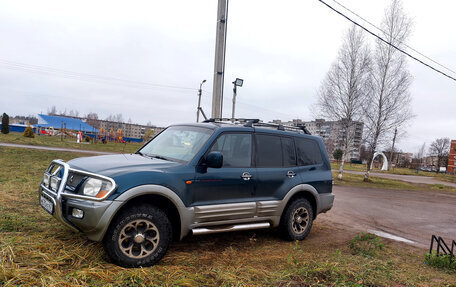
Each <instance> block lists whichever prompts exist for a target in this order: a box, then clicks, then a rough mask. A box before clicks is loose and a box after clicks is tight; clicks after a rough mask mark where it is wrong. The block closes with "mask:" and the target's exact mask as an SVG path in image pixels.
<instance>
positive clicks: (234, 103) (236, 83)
mask: <svg viewBox="0 0 456 287" xmlns="http://www.w3.org/2000/svg"><path fill="white" fill-rule="evenodd" d="M242 84H244V80H243V79H239V78H236V80H234V82H233V85H234V87H233V111H232V112H231V121H232V122H233V123H234V110H235V108H236V94H237V87H242Z"/></svg>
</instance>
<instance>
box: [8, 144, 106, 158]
mask: <svg viewBox="0 0 456 287" xmlns="http://www.w3.org/2000/svg"><path fill="white" fill-rule="evenodd" d="M0 146H6V147H19V148H31V149H40V150H53V151H68V152H78V153H88V154H100V155H103V154H114V153H112V152H104V151H96V150H82V149H74V148H61V147H49V146H36V145H25V144H11V143H0Z"/></svg>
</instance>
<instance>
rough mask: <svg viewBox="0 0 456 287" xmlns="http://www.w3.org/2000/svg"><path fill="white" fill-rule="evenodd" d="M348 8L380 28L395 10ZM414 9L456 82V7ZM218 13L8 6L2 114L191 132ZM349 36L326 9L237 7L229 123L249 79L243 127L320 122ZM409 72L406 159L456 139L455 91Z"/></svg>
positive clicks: (307, 2)
mask: <svg viewBox="0 0 456 287" xmlns="http://www.w3.org/2000/svg"><path fill="white" fill-rule="evenodd" d="M327 2H328V3H329V4H331V5H333V6H334V7H337V8H339V9H341V11H344V10H343V9H342V8H340V6H338V5H337V4H336V3H334V2H333V1H332V0H327ZM338 2H340V3H342V4H344V5H345V6H347V7H348V8H351V9H352V10H354V11H355V12H357V13H358V14H359V15H361V16H362V17H364V18H366V19H368V20H369V21H371V22H373V23H375V24H378V25H379V24H380V22H381V19H382V16H383V11H384V8H385V7H386V6H387V4H388V3H389V1H385V0H378V1H363V0H338ZM403 6H404V10H405V11H406V13H407V14H408V16H409V17H411V18H412V19H413V23H414V25H413V32H412V36H411V37H410V39H409V41H408V45H409V46H411V47H413V48H415V49H416V50H418V51H420V52H421V53H423V54H425V55H427V56H429V57H431V58H432V59H434V60H436V61H438V62H440V63H442V64H444V65H445V66H447V67H449V68H451V69H453V70H455V71H456V53H455V51H456V37H454V27H455V26H456V18H455V17H454V11H455V10H456V2H455V1H450V0H446V1H444V0H434V1H432V2H429V1H416V0H415V1H412V0H404V1H403ZM216 11H217V1H216V0H192V1H184V0H181V1H172V0H168V1H151V0H148V1H112V0H109V1H93V0H92V1H80V0H79V1H62V0H55V1H47V0H40V1H32V0H30V1H20V0H12V1H6V0H2V1H1V5H0V39H2V41H1V44H0V99H1V104H0V107H1V109H0V112H6V113H8V114H10V115H12V116H14V115H28V114H37V113H40V112H43V113H45V112H46V111H47V109H48V108H49V107H51V106H53V105H55V106H56V107H57V109H58V110H65V109H66V110H67V111H69V110H71V109H73V110H78V111H79V113H80V114H81V115H85V114H87V113H89V112H96V113H98V115H99V117H100V118H106V117H107V116H108V115H109V114H118V113H122V114H123V117H124V119H125V120H128V119H129V118H131V120H132V121H133V122H135V123H140V124H145V123H147V122H148V121H150V122H151V123H152V124H155V125H158V126H166V125H168V124H171V123H176V122H192V121H195V120H196V104H197V89H198V86H199V83H200V82H201V81H202V80H203V79H206V80H207V82H206V83H205V84H204V85H203V90H204V91H203V98H202V106H203V109H204V111H205V112H206V114H208V115H210V112H211V99H212V95H211V94H212V78H213V66H214V49H215V28H216ZM344 12H345V13H347V15H350V14H349V13H348V12H346V11H344ZM354 18H355V19H356V17H354ZM349 27H350V23H349V22H348V21H347V20H345V19H344V18H342V17H341V16H339V15H337V14H335V13H334V12H332V11H331V10H329V9H328V8H327V7H326V6H324V5H323V4H321V3H320V2H319V1H317V0H295V1H292V0H283V1H265V0H248V1H247V0H244V1H241V0H231V1H230V3H229V14H228V36H227V43H228V44H227V53H226V71H225V94H224V99H225V101H224V109H223V115H224V116H226V117H228V116H231V97H232V84H231V82H232V81H233V80H234V79H235V78H236V77H239V78H243V79H244V80H245V81H244V86H243V87H242V88H239V89H238V98H237V105H236V116H238V117H246V118H261V119H263V120H265V121H268V120H272V119H282V120H285V121H286V120H291V119H293V118H300V119H303V120H312V119H313V118H314V117H313V114H312V112H311V109H310V107H311V106H312V105H313V104H314V103H315V101H316V92H317V89H318V87H319V85H320V83H321V81H322V80H323V78H324V77H325V74H326V72H327V71H328V69H329V67H330V65H331V63H332V62H333V61H334V60H335V59H336V56H337V53H338V50H339V47H340V45H341V43H342V39H343V35H344V33H345V31H346V30H347V29H348V28H349ZM366 39H369V40H370V41H371V44H372V46H373V44H374V41H373V39H372V38H371V37H370V36H366ZM433 65H435V64H433ZM409 69H410V71H411V73H412V75H413V77H414V80H413V84H412V86H411V90H410V92H411V94H412V99H413V103H412V105H413V111H414V113H415V114H416V118H415V119H414V120H413V121H412V122H411V123H410V125H409V127H407V137H406V138H404V139H402V140H401V141H400V142H399V148H401V149H403V150H404V151H409V152H416V151H417V150H418V148H419V146H421V144H422V143H423V142H427V143H428V144H429V143H430V142H431V141H433V140H434V139H435V138H438V137H450V138H453V139H456V97H455V93H454V91H455V88H456V82H454V81H452V80H449V79H448V78H445V77H443V76H442V75H440V74H437V73H435V72H433V71H432V70H430V69H428V68H426V67H424V66H422V65H420V64H418V63H416V62H414V61H412V60H409ZM449 73H451V72H449ZM452 75H453V76H456V75H455V74H454V73H453V74H452ZM103 77H107V78H109V79H104V78H103ZM113 78H115V79H117V80H113Z"/></svg>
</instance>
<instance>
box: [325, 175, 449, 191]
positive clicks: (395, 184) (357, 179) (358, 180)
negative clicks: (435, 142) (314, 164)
mask: <svg viewBox="0 0 456 287" xmlns="http://www.w3.org/2000/svg"><path fill="white" fill-rule="evenodd" d="M338 174H339V173H338V172H333V178H334V184H335V185H349V186H356V187H364V188H386V189H400V190H421V191H428V190H440V191H449V192H456V188H454V187H451V186H446V185H443V184H418V183H410V182H405V181H401V180H394V179H388V178H381V177H375V176H372V175H371V176H369V179H370V182H364V180H363V179H364V175H362V174H352V173H344V176H343V180H338V179H337V175H338Z"/></svg>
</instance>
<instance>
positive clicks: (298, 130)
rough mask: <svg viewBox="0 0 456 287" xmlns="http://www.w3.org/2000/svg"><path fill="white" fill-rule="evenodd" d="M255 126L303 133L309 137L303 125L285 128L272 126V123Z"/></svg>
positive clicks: (277, 125)
mask: <svg viewBox="0 0 456 287" xmlns="http://www.w3.org/2000/svg"><path fill="white" fill-rule="evenodd" d="M255 126H259V127H269V128H277V129H278V130H280V131H290V132H303V133H305V134H307V135H310V132H309V130H308V129H307V128H306V126H305V125H298V126H287V125H282V124H273V123H257V124H255Z"/></svg>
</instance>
